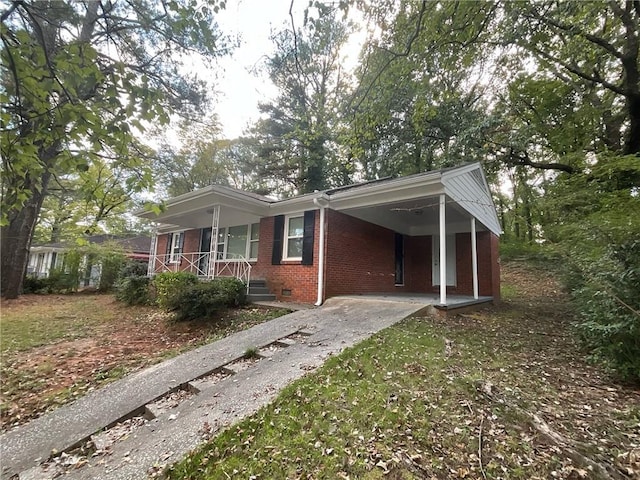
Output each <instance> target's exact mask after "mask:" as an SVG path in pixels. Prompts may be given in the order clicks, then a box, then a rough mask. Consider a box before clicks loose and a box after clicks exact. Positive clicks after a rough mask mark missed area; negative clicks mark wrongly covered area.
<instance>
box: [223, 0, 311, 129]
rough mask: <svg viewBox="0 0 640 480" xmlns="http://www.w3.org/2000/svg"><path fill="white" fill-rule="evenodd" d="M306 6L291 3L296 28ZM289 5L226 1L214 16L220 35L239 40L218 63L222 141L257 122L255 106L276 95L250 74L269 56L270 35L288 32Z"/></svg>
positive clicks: (277, 0) (301, 0) (271, 0)
mask: <svg viewBox="0 0 640 480" xmlns="http://www.w3.org/2000/svg"><path fill="white" fill-rule="evenodd" d="M307 4H308V2H307V1H306V0H295V2H294V18H295V20H296V26H297V25H299V24H300V25H301V23H302V12H303V10H304V8H305V6H306V5H307ZM290 5H291V0H229V1H228V2H227V6H226V8H225V9H224V10H223V11H221V12H220V13H219V14H218V24H219V26H220V29H221V30H222V32H223V33H225V34H227V35H231V36H232V37H236V36H239V39H240V42H241V44H240V46H239V47H238V48H237V49H236V50H235V51H234V52H233V54H232V55H231V56H228V57H225V58H223V59H221V60H220V61H219V62H218V65H219V68H220V71H219V72H218V79H217V82H216V90H217V91H218V92H219V93H218V96H217V102H216V108H215V110H216V113H217V114H218V117H219V119H220V123H221V126H222V130H223V133H224V136H225V137H226V138H236V137H238V136H240V135H241V134H242V132H243V130H244V129H245V127H246V126H247V125H248V124H250V123H252V122H253V121H255V120H257V118H258V116H259V115H258V109H257V105H258V102H259V101H265V100H268V99H270V98H273V97H275V95H276V94H277V91H276V89H275V87H274V86H273V84H271V82H270V81H269V79H268V78H266V77H265V76H264V75H263V76H257V75H256V74H254V73H252V70H254V69H256V67H258V66H259V65H260V63H261V61H262V60H263V59H264V57H265V56H266V55H269V54H270V53H271V52H273V43H272V42H271V40H270V38H269V37H270V35H271V32H272V31H278V30H281V29H282V28H290V25H291V19H290V17H289V7H290ZM298 22H300V23H298Z"/></svg>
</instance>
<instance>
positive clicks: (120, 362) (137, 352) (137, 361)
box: [0, 294, 275, 431]
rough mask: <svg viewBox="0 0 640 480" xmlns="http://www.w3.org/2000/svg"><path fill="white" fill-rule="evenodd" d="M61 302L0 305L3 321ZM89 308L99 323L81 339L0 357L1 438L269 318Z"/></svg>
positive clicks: (30, 298)
mask: <svg viewBox="0 0 640 480" xmlns="http://www.w3.org/2000/svg"><path fill="white" fill-rule="evenodd" d="M83 296H84V297H87V298H88V297H89V295H86V294H85V295H83ZM61 301H69V297H68V296H62V297H58V296H45V295H24V296H22V297H20V298H19V299H17V300H12V301H8V302H3V304H2V308H3V315H4V314H5V313H8V312H10V311H12V310H13V313H16V311H18V312H19V311H25V312H28V311H33V310H46V309H47V308H51V306H52V305H53V304H55V303H56V302H61ZM91 302H92V303H91V304H90V307H88V308H92V309H95V311H94V312H91V314H92V315H97V316H100V312H104V315H103V317H104V318H103V320H102V321H99V322H95V321H93V320H92V321H91V322H87V323H91V325H90V326H87V328H88V331H87V332H83V337H82V338H74V339H70V340H60V341H57V342H55V343H53V344H48V345H43V346H39V347H35V348H31V349H28V350H25V351H19V352H13V353H10V354H4V355H3V359H2V378H3V385H2V392H1V393H0V400H1V402H2V430H3V431H4V430H7V429H10V428H12V427H14V426H16V425H20V424H23V423H25V422H27V421H28V420H30V419H32V418H35V417H37V416H40V415H41V414H42V413H44V412H46V411H48V410H51V409H52V408H55V407H57V406H59V405H61V404H64V403H66V402H68V401H70V400H73V399H75V398H77V397H79V396H82V395H84V394H86V393H87V392H89V391H91V390H93V389H95V388H97V387H99V386H101V385H104V384H105V383H108V382H110V381H113V380H115V379H118V378H121V377H122V376H123V375H125V374H127V373H130V372H132V371H135V370H138V369H141V368H144V367H146V366H148V365H151V364H153V363H155V362H157V361H159V360H162V359H164V358H167V357H170V356H173V355H175V354H177V353H180V352H182V351H185V350H188V349H191V348H194V347H196V346H199V345H201V344H203V343H206V342H207V341H211V340H213V339H215V338H219V337H220V336H224V335H225V334H229V333H231V332H233V331H237V330H241V329H243V328H248V327H250V326H252V325H255V324H257V323H260V322H261V321H264V320H266V319H268V318H271V316H272V315H270V311H269V310H268V309H257V308H246V309H239V310H230V311H228V312H227V313H226V314H225V317H224V318H223V319H220V320H218V321H217V322H210V321H209V322H207V321H201V322H173V321H171V315H170V314H166V313H163V312H161V311H158V310H157V309H154V308H150V307H135V308H128V307H124V306H123V305H122V304H120V303H118V302H116V301H115V300H114V299H113V297H111V296H108V295H94V296H92V298H91ZM274 310H275V309H274ZM84 313H86V312H77V314H78V315H80V316H82V315H83V314H84ZM52 315H54V316H55V315H57V314H56V313H53V314H52ZM65 315H68V314H65ZM3 321H4V320H3ZM65 336H72V332H71V334H69V335H65Z"/></svg>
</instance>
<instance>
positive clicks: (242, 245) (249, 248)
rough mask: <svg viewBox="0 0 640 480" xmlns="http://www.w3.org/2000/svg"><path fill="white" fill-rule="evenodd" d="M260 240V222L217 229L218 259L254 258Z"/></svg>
mask: <svg viewBox="0 0 640 480" xmlns="http://www.w3.org/2000/svg"><path fill="white" fill-rule="evenodd" d="M259 240H260V224H259V223H253V224H251V225H237V226H234V227H221V228H219V229H218V247H217V249H218V255H217V259H218V260H234V259H239V258H244V259H251V260H256V259H257V258H258V242H259Z"/></svg>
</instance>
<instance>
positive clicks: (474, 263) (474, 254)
mask: <svg viewBox="0 0 640 480" xmlns="http://www.w3.org/2000/svg"><path fill="white" fill-rule="evenodd" d="M471 273H472V274H473V298H475V299H476V300H477V299H478V245H477V242H476V217H471Z"/></svg>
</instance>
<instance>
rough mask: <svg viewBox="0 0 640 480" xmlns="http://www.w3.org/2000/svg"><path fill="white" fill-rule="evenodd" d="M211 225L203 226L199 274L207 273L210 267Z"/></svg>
mask: <svg viewBox="0 0 640 480" xmlns="http://www.w3.org/2000/svg"><path fill="white" fill-rule="evenodd" d="M210 251H211V227H208V228H203V229H202V234H201V235H200V261H199V262H198V275H207V274H208V269H209V257H210V256H211V254H210V253H208V252H210Z"/></svg>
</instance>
